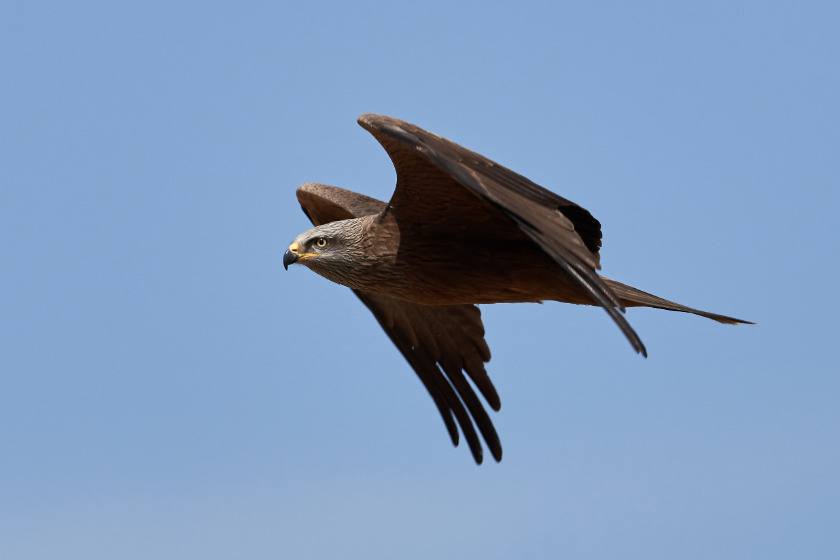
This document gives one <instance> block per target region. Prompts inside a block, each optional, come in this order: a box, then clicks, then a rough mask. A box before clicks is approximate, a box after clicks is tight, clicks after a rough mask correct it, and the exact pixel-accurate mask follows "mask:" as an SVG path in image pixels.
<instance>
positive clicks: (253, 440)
mask: <svg viewBox="0 0 840 560" xmlns="http://www.w3.org/2000/svg"><path fill="white" fill-rule="evenodd" d="M838 26H840V9H838V8H837V6H836V5H834V4H832V3H829V2H787V3H786V2H703V3H697V2H692V3H688V2H637V3H632V5H631V3H623V2H586V3H583V2H580V3H574V4H572V3H563V2H545V3H539V2H518V3H492V2H491V3H487V2H482V3H478V2H475V3H457V2H455V3H453V2H436V1H430V2H424V3H391V4H377V3H372V2H360V3H338V2H335V3H331V2H326V3H322V2H308V3H304V2H296V3H282V2H239V3H233V2H231V3H220V2H180V3H177V4H173V3H168V2H167V3H164V2H144V3H123V2H73V3H70V2H61V3H50V2H27V3H17V5H6V6H4V7H3V8H2V9H0V47H2V48H0V72H2V75H3V86H2V103H0V130H2V134H0V161H2V164H1V165H2V174H0V181H2V184H1V185H0V187H2V188H0V262H2V267H0V341H2V342H0V347H2V351H0V369H2V374H0V441H2V450H3V451H2V456H3V458H2V460H1V461H0V526H2V527H3V528H4V530H3V533H2V535H0V550H3V551H4V553H3V556H4V557H7V558H15V559H30V558H32V559H35V558H57V557H60V558H65V559H72V558H80V559H81V558H84V559H86V560H90V559H96V558H108V559H112V558H157V559H166V558H184V557H194V558H211V559H212V558H242V557H249V558H277V557H280V558H336V557H338V558H347V559H353V558H372V557H373V558H377V557H386V558H429V557H438V558H440V557H444V558H445V557H460V558H478V557H480V558H485V559H487V558H510V557H523V558H565V557H569V558H599V559H605V558H616V559H618V558H621V559H628V558H644V559H657V558H669V559H670V558H683V559H693V558H718V559H726V558H733V559H734V558H738V559H742V558H790V557H801V558H812V559H817V558H836V557H837V555H838V554H840V533H838V531H837V528H838V526H840V505H838V504H840V484H838V481H839V479H838V475H837V473H838V472H840V447H839V446H838V433H839V432H840V407H838V402H840V375H838V370H840V367H838V350H837V345H838V341H840V336H838V335H840V332H838V328H837V322H836V317H837V315H838V312H840V305H839V304H838V298H837V297H836V296H835V295H834V293H833V292H834V289H835V287H836V286H837V285H838V284H840V265H838V254H840V243H838V234H837V226H836V224H835V216H836V213H837V208H838V205H840V197H838V190H837V182H838V177H840V151H838V150H840V148H839V147H840V133H839V132H838V131H840V110H839V109H838V102H837V100H838V99H840V74H838V68H840V40H838V36H837V29H838ZM365 112H376V113H383V114H387V115H391V116H395V117H399V118H403V119H406V120H409V121H411V122H414V123H416V124H418V125H420V126H422V127H424V128H426V129H428V130H431V131H433V132H435V133H438V134H441V135H443V136H446V137H448V138H451V139H453V140H455V141H456V142H459V143H461V144H463V145H465V146H467V147H468V148H471V149H473V150H476V151H478V152H480V153H483V154H484V155H486V156H488V157H490V158H492V159H495V160H496V161H498V162H499V163H501V164H503V165H506V166H508V167H511V168H513V169H514V170H516V171H518V172H520V173H522V174H524V175H525V176H527V177H529V178H530V179H532V180H534V181H536V182H538V183H540V184H542V185H544V186H545V187H547V188H550V189H551V190H554V191H556V192H558V193H559V194H561V195H562V196H564V197H566V198H569V199H571V200H573V201H575V202H577V203H579V204H581V205H583V206H584V207H586V208H587V209H589V210H590V211H591V212H592V213H593V214H594V215H595V216H596V217H597V218H598V219H599V220H600V221H601V222H602V224H603V231H604V248H603V250H602V263H603V266H604V269H603V273H604V274H605V275H607V276H609V277H612V278H615V279H617V280H621V281H623V282H626V283H629V284H632V285H635V286H637V287H639V288H641V289H644V290H646V291H650V292H653V293H656V294H658V295H661V296H663V297H666V298H669V299H674V300H677V301H680V302H682V303H685V304H687V305H692V306H696V307H700V308H703V309H708V310H710V311H714V312H719V313H725V314H731V315H734V316H736V317H743V318H745V319H749V320H753V321H755V322H757V323H758V324H757V325H756V326H744V327H730V326H725V325H719V324H717V323H714V322H712V321H708V320H705V319H702V318H698V317H691V316H686V315H682V314H676V313H668V312H665V311H659V310H639V309H634V310H630V312H629V313H628V316H629V319H630V322H631V324H632V325H633V326H634V327H635V328H636V330H637V331H638V332H639V334H640V335H641V337H642V339H643V340H644V342H645V344H646V345H647V348H648V351H649V353H650V357H649V358H648V359H643V358H641V357H639V356H637V355H635V354H634V353H633V351H632V350H631V348H630V347H629V345H628V344H627V342H626V341H625V340H624V339H623V337H622V336H621V334H620V332H619V331H618V330H617V329H616V328H615V326H614V325H613V324H612V323H611V321H610V320H609V319H608V317H607V316H606V315H605V314H604V313H603V312H602V311H600V310H597V309H594V308H578V307H573V306H569V305H563V304H558V303H546V304H544V305H517V306H512V305H496V306H485V307H484V308H483V318H484V323H485V326H486V328H487V340H488V342H489V344H490V347H491V349H492V351H493V359H492V361H491V362H490V364H489V373H490V375H491V377H492V378H493V380H494V382H495V384H496V387H497V388H498V390H499V392H500V395H501V398H502V403H503V404H502V410H501V412H499V413H497V414H494V416H493V418H494V421H495V423H496V426H497V428H498V430H499V431H500V435H501V437H502V442H503V445H504V450H505V457H504V459H503V461H502V462H501V463H500V464H495V463H493V462H492V461H491V462H489V463H485V464H484V465H483V466H481V467H477V466H476V465H475V464H474V463H473V462H472V459H471V458H470V455H469V452H468V450H467V449H466V448H465V447H463V445H462V447H461V448H457V449H454V448H452V446H451V444H450V443H449V441H448V439H447V436H446V432H445V430H444V427H443V424H442V423H441V421H440V419H439V417H438V415H437V411H436V410H435V408H434V406H433V404H432V401H431V400H430V399H429V397H428V396H427V394H426V393H425V391H424V389H423V387H422V385H421V384H420V383H419V381H418V380H417V379H416V377H415V376H414V374H413V373H412V371H411V370H410V368H409V367H408V365H407V364H406V363H405V362H404V361H403V359H402V358H401V356H400V355H399V353H398V352H397V350H396V349H395V348H393V347H392V346H391V344H390V342H389V341H388V339H387V337H386V336H385V335H384V334H383V333H382V332H381V331H380V329H379V326H378V325H377V324H376V322H375V321H374V319H373V317H372V316H371V315H370V314H369V313H368V312H367V310H366V309H364V307H363V306H362V305H361V303H360V302H359V301H357V300H356V298H354V297H353V296H352V295H351V294H350V293H349V292H348V291H347V290H346V289H345V288H342V287H340V286H335V285H332V284H330V283H329V282H327V281H326V280H323V279H321V278H319V277H317V276H316V275H314V274H312V273H311V272H309V271H307V270H305V269H303V268H302V267H293V268H292V269H291V270H289V271H288V272H285V271H284V270H283V267H282V263H281V258H282V253H283V251H284V250H285V248H286V246H287V245H288V243H289V242H290V241H291V240H292V239H293V238H294V237H295V236H296V235H297V234H298V233H300V231H302V230H304V229H306V228H307V227H308V222H307V220H306V218H305V216H304V215H303V214H302V213H301V211H300V209H299V207H298V205H297V202H296V199H295V196H294V189H295V188H296V187H297V186H298V185H299V184H301V183H303V182H308V181H315V182H322V183H328V184H334V185H339V186H343V187H345V188H351V189H354V190H357V191H360V192H364V193H366V194H368V195H371V196H375V197H378V198H382V199H387V198H388V197H389V196H390V193H391V192H392V189H393V184H394V173H393V169H392V167H391V164H390V162H389V160H388V158H387V156H386V155H385V153H384V152H383V151H382V150H381V148H380V147H379V146H378V144H377V143H376V142H375V141H374V139H373V138H372V137H371V136H370V135H369V134H368V133H367V132H365V131H364V130H363V129H361V128H359V127H358V126H357V125H356V123H355V119H356V117H357V116H358V115H359V114H361V113H365Z"/></svg>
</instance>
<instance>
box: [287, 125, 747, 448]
mask: <svg viewBox="0 0 840 560" xmlns="http://www.w3.org/2000/svg"><path fill="white" fill-rule="evenodd" d="M359 124H360V125H361V126H362V127H364V128H365V129H367V130H368V131H369V132H370V133H371V134H373V136H374V137H375V138H376V139H377V140H378V141H379V143H380V144H382V146H383V147H384V148H385V150H386V151H387V152H388V155H389V156H390V158H391V160H392V161H393V163H394V167H395V168H396V171H397V186H396V189H395V191H394V194H393V196H392V197H391V201H390V202H389V203H385V202H382V201H380V200H376V199H374V198H370V197H367V196H364V195H361V194H358V193H354V192H351V191H347V190H344V189H340V188H337V187H330V186H327V185H319V184H314V183H307V184H305V185H302V186H301V187H300V188H298V190H297V196H298V200H299V201H300V204H301V207H302V208H303V211H304V212H305V213H306V215H307V216H308V217H309V219H310V220H311V221H312V223H313V224H315V226H316V227H315V228H313V229H311V230H309V231H306V232H304V233H302V234H301V235H299V236H298V237H297V239H295V241H294V242H293V243H292V244H291V245H290V247H289V249H288V250H287V251H286V253H285V255H284V256H283V264H284V266H286V267H287V268H288V265H289V264H292V263H295V262H299V263H301V264H304V265H306V266H307V267H309V268H311V269H312V270H313V271H315V272H317V273H318V274H320V275H322V276H324V277H326V278H328V279H329V280H332V281H334V282H337V283H339V284H343V285H345V286H348V287H349V288H351V289H352V290H353V292H354V293H355V294H356V295H357V296H358V297H359V298H360V299H361V300H362V302H364V304H365V305H367V306H368V308H369V309H370V310H371V311H372V312H373V314H374V316H375V317H376V319H377V321H379V323H380V325H381V326H382V328H383V329H384V330H385V332H386V333H387V334H388V336H389V337H390V338H391V340H392V341H393V343H394V344H395V345H396V346H397V348H399V350H400V352H402V354H403V356H404V357H405V358H406V360H408V362H409V364H410V365H411V367H412V368H413V369H414V371H415V372H416V373H417V375H418V376H419V377H420V380H421V381H422V382H423V385H424V386H425V387H426V389H427V390H428V391H429V394H430V395H431V396H432V399H433V400H434V402H435V404H436V405H437V407H438V410H439V411H440V414H441V416H442V417H443V420H444V423H445V424H446V427H447V429H448V430H449V435H450V437H451V438H452V442H453V443H454V444H455V445H458V426H459V425H460V427H461V430H462V431H463V432H464V437H465V438H466V440H467V442H468V444H469V446H470V449H471V451H472V454H473V457H474V458H475V461H476V462H477V463H481V461H482V448H481V442H480V441H479V438H478V435H477V434H476V431H475V427H474V426H473V422H475V425H476V426H477V427H478V430H479V432H481V434H482V436H483V437H484V440H485V442H486V443H487V445H488V447H489V448H490V451H491V453H492V454H493V457H494V458H495V459H496V460H497V461H499V460H501V456H502V448H501V444H500V442H499V437H498V435H497V434H496V431H495V429H494V428H493V424H492V422H491V420H490V417H489V416H488V415H487V412H486V411H485V410H484V408H483V406H482V405H481V402H480V400H479V399H478V397H477V395H476V394H475V392H474V391H473V389H472V387H471V385H470V383H469V382H468V381H467V377H469V379H470V380H471V381H472V383H473V384H474V385H475V387H477V388H478V390H479V391H480V392H481V394H482V395H483V396H484V398H485V400H486V401H487V403H488V404H489V405H490V407H491V408H492V409H493V410H499V407H500V406H501V403H500V401H499V397H498V395H497V394H496V390H495V388H494V387H493V384H492V382H491V381H490V378H489V377H488V376H487V371H486V370H485V367H484V364H485V362H487V361H489V360H490V349H489V348H488V347H487V343H486V342H485V341H484V326H483V325H482V322H481V314H480V312H479V310H478V307H477V306H476V305H475V304H479V303H516V302H539V301H543V300H556V301H562V302H567V303H575V304H585V305H598V306H600V307H602V308H603V309H605V310H606V311H607V313H608V314H609V315H610V316H611V317H612V319H613V320H614V321H615V322H616V324H618V326H619V328H620V329H621V330H622V332H624V334H625V336H626V337H627V339H628V340H629V341H630V344H631V345H632V346H633V348H634V349H635V350H636V351H637V352H640V353H641V354H643V355H645V356H646V355H647V352H646V350H645V347H644V345H643V344H642V341H641V339H639V336H638V335H637V334H636V332H635V331H634V330H633V329H632V328H631V327H630V325H629V323H628V322H627V320H626V319H625V317H624V315H623V312H624V308H625V307H635V306H647V307H657V308H660V309H669V310H674V311H683V312H687V313H694V314H697V315H702V316H704V317H708V318H710V319H714V320H716V321H719V322H721V323H728V324H737V323H747V322H748V321H742V320H740V319H733V318H732V317H726V316H723V315H716V314H714V313H707V312H705V311H699V310H697V309H692V308H690V307H686V306H684V305H680V304H677V303H674V302H671V301H668V300H665V299H662V298H658V297H656V296H653V295H651V294H648V293H645V292H642V291H640V290H637V289H636V288H632V287H630V286H626V285H624V284H621V283H619V282H616V281H614V280H610V279H608V278H604V277H602V276H599V275H598V274H597V273H596V272H595V271H596V269H599V268H600V255H599V253H598V251H599V249H600V248H601V224H600V223H599V222H598V220H596V219H595V218H593V217H592V215H591V214H590V213H589V212H587V211H586V210H585V209H583V208H581V207H580V206H578V205H577V204H574V203H573V202H570V201H568V200H566V199H564V198H562V197H560V196H558V195H556V194H554V193H552V192H550V191H548V190H546V189H544V188H542V187H540V186H538V185H536V184H534V183H532V182H531V181H529V180H528V179H526V178H524V177H522V176H521V175H518V174H517V173H514V172H513V171H511V170H509V169H507V168H505V167H502V166H500V165H498V164H497V163H495V162H493V161H490V160H489V159H487V158H485V157H483V156H481V155H479V154H476V153H475V152H471V151H469V150H467V149H465V148H463V147H461V146H459V145H457V144H455V143H454V142H451V141H449V140H446V139H445V138H441V137H440V136H437V135H435V134H432V133H430V132H427V131H425V130H423V129H421V128H418V127H416V126H414V125H412V124H409V123H406V122H404V121H400V120H398V119H394V118H390V117H384V116H380V115H362V116H361V117H360V118H359ZM465 374H466V375H465ZM453 417H454V418H453ZM456 423H457V424H456Z"/></svg>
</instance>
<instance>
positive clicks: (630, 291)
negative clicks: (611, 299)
mask: <svg viewBox="0 0 840 560" xmlns="http://www.w3.org/2000/svg"><path fill="white" fill-rule="evenodd" d="M601 280H603V281H604V282H605V283H606V284H607V286H609V287H610V289H611V290H612V291H613V292H614V293H615V295H617V296H618V297H619V299H620V300H621V302H622V303H623V304H624V306H625V307H656V308H657V309H668V310H670V311H682V312H683V313H693V314H695V315H700V316H702V317H708V318H709V319H713V320H715V321H717V322H719V323H726V324H727V325H737V324H740V323H744V324H747V325H752V324H754V323H752V322H751V321H744V320H743V319H735V318H734V317H727V316H726V315H718V314H717V313H709V312H708V311H700V310H699V309H694V308H692V307H687V306H685V305H680V304H679V303H674V302H673V301H668V300H667V299H662V298H661V297H656V296H655V295H653V294H649V293H647V292H643V291H641V290H637V289H636V288H633V287H632V286H628V285H626V284H622V283H621V282H616V281H615V280H610V279H609V278H604V277H601Z"/></svg>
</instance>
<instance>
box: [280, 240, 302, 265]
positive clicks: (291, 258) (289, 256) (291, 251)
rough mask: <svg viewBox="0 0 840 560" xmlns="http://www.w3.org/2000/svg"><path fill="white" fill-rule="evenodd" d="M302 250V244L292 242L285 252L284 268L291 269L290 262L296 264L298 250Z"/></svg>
mask: <svg viewBox="0 0 840 560" xmlns="http://www.w3.org/2000/svg"><path fill="white" fill-rule="evenodd" d="M299 250H300V245H298V244H297V243H292V244H291V245H290V246H289V248H288V249H286V252H285V253H283V268H285V269H286V270H289V265H290V264H295V263H296V262H297V261H298V253H297V252H298V251H299Z"/></svg>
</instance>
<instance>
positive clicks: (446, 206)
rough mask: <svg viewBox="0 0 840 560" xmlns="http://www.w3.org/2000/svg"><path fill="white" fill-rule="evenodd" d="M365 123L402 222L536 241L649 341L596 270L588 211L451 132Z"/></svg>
mask: <svg viewBox="0 0 840 560" xmlns="http://www.w3.org/2000/svg"><path fill="white" fill-rule="evenodd" d="M359 124H360V125H361V126H362V127H364V128H365V129H366V130H368V131H369V132H370V133H371V134H373V136H374V137H375V138H376V139H377V140H378V141H379V143H380V144H382V146H383V147H384V148H385V150H386V151H387V152H388V155H389V157H390V158H391V160H392V161H393V162H394V167H395V169H396V171H397V188H396V190H395V191H394V195H393V197H392V198H391V201H390V203H389V205H388V209H387V212H389V213H393V214H394V215H395V216H396V217H397V218H398V221H399V220H401V221H402V222H403V223H407V224H408V223H412V224H420V225H419V227H421V228H423V227H438V228H440V227H443V228H445V227H447V222H450V223H452V226H453V227H455V226H456V225H457V224H456V223H454V221H458V222H459V223H461V224H463V223H465V222H467V223H469V225H470V227H469V230H470V232H472V233H471V234H473V235H476V236H481V237H483V238H487V239H517V238H522V239H531V240H532V241H533V242H535V243H536V244H537V245H538V246H539V247H540V248H541V249H542V250H543V251H545V252H546V254H548V255H549V256H551V257H552V259H553V260H554V261H555V262H556V263H557V264H558V265H559V266H560V267H561V268H562V269H563V270H564V271H565V272H566V274H568V276H569V277H570V278H572V279H573V280H574V281H576V282H578V283H579V284H580V285H581V286H582V287H583V288H584V289H586V291H587V292H588V293H589V295H590V296H591V297H592V299H593V301H594V302H595V303H597V304H598V305H600V306H601V307H603V308H604V309H605V310H606V311H607V313H608V314H609V315H610V316H611V317H612V318H613V320H614V321H615V322H616V323H617V324H618V326H619V328H621V330H622V332H624V334H625V336H626V337H627V338H628V340H629V341H630V343H631V344H632V345H633V348H634V349H635V350H636V351H637V352H641V353H642V354H643V355H645V356H647V352H646V350H645V347H644V345H643V344H642V341H641V339H640V338H639V336H638V335H637V334H636V332H635V331H634V330H633V329H632V328H631V327H630V324H629V323H628V322H627V320H626V319H625V318H624V315H623V314H622V312H623V311H624V306H623V305H622V303H621V300H620V299H619V298H618V297H617V296H616V295H615V293H613V291H612V290H611V289H610V288H609V286H607V285H606V283H604V281H603V280H601V278H600V277H599V276H598V274H597V273H596V272H595V270H596V269H598V268H600V257H599V255H598V250H599V249H600V247H601V225H600V223H599V222H598V220H596V219H595V218H593V217H592V215H591V214H590V213H589V212H587V211H586V210H585V209H583V208H581V207H580V206H578V205H576V204H574V203H573V202H570V201H568V200H566V199H565V198H563V197H561V196H558V195H556V194H554V193H552V192H551V191H548V190H546V189H544V188H542V187H540V186H539V185H537V184H535V183H533V182H531V181H529V180H528V179H526V178H525V177H523V176H521V175H519V174H518V173H515V172H513V171H511V170H510V169H507V168H505V167H502V166H501V165H499V164H497V163H495V162H493V161H491V160H489V159H487V158H485V157H484V156H481V155H479V154H477V153H475V152H472V151H470V150H467V149H466V148H464V147H462V146H459V145H458V144H455V143H454V142H451V141H449V140H447V139H445V138H442V137H440V136H437V135H435V134H432V133H430V132H427V131H425V130H423V129H421V128H419V127H417V126H414V125H412V124H409V123H406V122H404V121H401V120H398V119H394V118H391V117H385V116H381V115H371V114H368V115H362V116H361V117H359Z"/></svg>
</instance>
